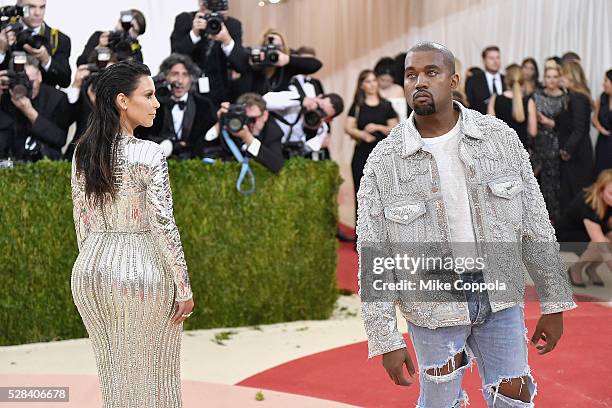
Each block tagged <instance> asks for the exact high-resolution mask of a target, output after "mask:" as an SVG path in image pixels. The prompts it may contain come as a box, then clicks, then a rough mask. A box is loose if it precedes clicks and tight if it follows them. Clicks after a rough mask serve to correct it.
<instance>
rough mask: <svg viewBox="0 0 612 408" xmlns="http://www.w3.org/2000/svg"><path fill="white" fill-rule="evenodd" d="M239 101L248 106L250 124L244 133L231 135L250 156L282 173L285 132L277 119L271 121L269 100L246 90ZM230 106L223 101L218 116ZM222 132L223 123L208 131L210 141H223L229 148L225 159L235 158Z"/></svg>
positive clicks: (224, 156) (244, 129)
mask: <svg viewBox="0 0 612 408" xmlns="http://www.w3.org/2000/svg"><path fill="white" fill-rule="evenodd" d="M236 104H240V105H244V107H245V110H246V116H247V117H248V118H249V119H248V123H247V124H246V125H245V126H244V127H243V128H242V130H241V131H240V132H237V133H234V134H231V136H233V140H234V141H235V142H236V144H237V147H239V148H240V149H241V150H242V151H243V152H246V153H248V155H249V156H250V157H252V158H254V159H255V161H256V162H259V163H261V164H262V165H264V166H265V167H266V168H267V169H268V170H270V171H272V172H273V173H278V172H279V171H280V170H281V168H282V167H283V164H284V163H285V159H284V157H283V147H282V143H281V139H282V137H283V131H282V130H281V128H280V127H279V126H278V124H277V123H276V121H275V120H268V119H269V118H270V113H269V112H268V110H267V107H266V102H265V101H264V99H263V98H262V97H261V95H258V94H255V93H246V94H244V95H241V96H240V97H239V98H238V99H237V100H236ZM228 108H229V103H228V102H224V103H222V104H221V109H219V111H218V112H217V115H218V116H219V117H221V116H222V115H224V114H225V113H227V112H228ZM220 131H221V127H220V125H219V124H217V125H216V126H214V127H212V128H211V129H210V130H209V131H208V133H207V134H206V140H207V141H209V142H213V141H216V140H218V141H220V143H221V145H223V146H224V147H225V152H224V154H223V155H222V159H226V160H231V159H232V158H233V157H232V155H231V153H230V151H229V148H228V147H227V146H226V145H225V142H224V141H223V138H222V137H220V135H219V133H220Z"/></svg>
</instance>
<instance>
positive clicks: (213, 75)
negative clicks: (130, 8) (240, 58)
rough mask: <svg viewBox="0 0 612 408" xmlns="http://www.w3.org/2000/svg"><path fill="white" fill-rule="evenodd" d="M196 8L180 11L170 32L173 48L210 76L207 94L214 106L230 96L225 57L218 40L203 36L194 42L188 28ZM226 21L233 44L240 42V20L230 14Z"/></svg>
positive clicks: (191, 23)
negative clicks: (189, 11)
mask: <svg viewBox="0 0 612 408" xmlns="http://www.w3.org/2000/svg"><path fill="white" fill-rule="evenodd" d="M195 15H196V12H195V11H194V12H191V13H187V12H186V13H181V14H179V15H178V16H176V19H175V21H174V29H173V30H172V35H171V36H170V47H171V49H172V52H178V53H180V54H186V55H189V56H190V57H191V59H193V61H194V62H195V63H196V64H198V66H199V67H200V68H201V69H202V72H203V74H205V75H206V76H207V77H208V79H209V84H210V93H209V94H207V97H209V98H210V99H211V100H212V101H213V103H214V104H215V105H216V106H219V105H220V104H221V102H223V101H227V100H229V99H228V98H229V90H228V86H229V85H228V84H229V78H228V72H227V64H228V62H227V57H226V56H225V54H224V53H223V50H222V49H221V43H219V42H217V41H212V40H208V39H206V38H204V37H202V39H201V40H200V41H199V42H198V43H197V44H194V43H193V42H192V41H191V36H190V35H189V32H190V31H191V27H192V25H193V19H194V17H195ZM225 25H226V27H227V30H228V31H229V33H230V35H231V36H232V38H233V39H234V41H235V42H236V46H242V24H241V23H240V21H238V20H236V19H235V18H233V17H227V19H226V20H225Z"/></svg>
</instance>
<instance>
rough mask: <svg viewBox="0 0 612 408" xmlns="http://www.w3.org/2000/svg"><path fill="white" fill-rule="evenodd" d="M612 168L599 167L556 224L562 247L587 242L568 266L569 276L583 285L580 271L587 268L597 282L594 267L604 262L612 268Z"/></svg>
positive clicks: (587, 271) (593, 280) (575, 283)
mask: <svg viewBox="0 0 612 408" xmlns="http://www.w3.org/2000/svg"><path fill="white" fill-rule="evenodd" d="M611 216H612V169H607V170H604V171H602V172H601V173H600V174H599V177H597V181H595V183H593V184H592V185H591V186H589V187H587V188H585V189H584V193H583V194H579V195H578V197H576V198H575V199H574V200H573V201H572V203H571V205H570V206H569V207H568V209H567V211H566V212H565V213H564V214H563V219H562V220H561V222H560V223H559V225H558V228H557V239H558V241H559V242H560V243H561V245H562V247H563V246H565V245H567V244H568V243H572V244H574V245H572V246H573V247H574V248H576V245H575V244H576V243H579V242H588V243H589V244H588V246H587V248H586V250H585V251H584V252H583V253H582V254H581V255H580V259H579V260H578V262H576V263H575V264H573V265H572V267H571V268H570V269H569V274H570V280H571V282H572V284H573V285H574V286H581V287H584V286H585V284H584V282H583V280H582V271H583V270H584V271H586V274H587V276H588V277H589V280H590V281H591V282H592V283H593V284H594V285H598V286H603V281H602V280H601V278H600V277H599V275H597V272H596V271H595V269H596V268H597V266H598V265H600V264H601V263H604V262H605V263H606V264H607V266H608V268H609V269H610V270H612V252H611V251H610V249H611V248H610V245H609V244H610V242H611V241H612V220H611V219H610V217H611Z"/></svg>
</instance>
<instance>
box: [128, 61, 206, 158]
mask: <svg viewBox="0 0 612 408" xmlns="http://www.w3.org/2000/svg"><path fill="white" fill-rule="evenodd" d="M159 71H160V74H159V75H158V76H157V77H156V78H157V90H156V96H157V99H158V100H159V103H160V105H161V106H160V107H159V109H157V114H156V116H155V120H154V121H153V126H151V127H150V128H144V127H140V128H138V129H137V130H136V135H137V136H138V137H139V138H142V139H148V140H152V141H154V142H156V143H159V144H160V145H161V146H162V150H163V151H164V152H165V153H166V156H170V157H172V158H176V159H191V158H194V157H199V156H201V155H202V154H203V151H204V149H205V148H206V147H207V146H206V142H205V140H204V135H205V133H206V131H208V130H209V129H210V128H211V127H212V126H213V125H214V124H215V122H217V116H216V115H215V110H216V109H215V107H214V106H213V105H212V103H211V102H210V101H209V100H208V99H207V98H204V97H202V96H200V95H199V94H198V93H197V92H195V91H193V90H192V83H193V80H194V79H195V78H197V77H198V76H199V74H200V70H199V68H198V67H197V66H196V65H195V64H194V63H193V61H192V60H191V58H189V57H188V56H186V55H182V54H171V55H170V56H169V57H167V58H166V59H165V60H164V61H162V63H161V65H160V67H159Z"/></svg>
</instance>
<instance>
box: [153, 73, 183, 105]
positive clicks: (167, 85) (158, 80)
mask: <svg viewBox="0 0 612 408" xmlns="http://www.w3.org/2000/svg"><path fill="white" fill-rule="evenodd" d="M153 85H154V86H155V96H156V97H157V99H158V100H159V102H160V103H167V102H168V101H169V100H170V97H171V96H172V90H173V89H174V88H178V87H179V86H180V84H179V83H178V82H168V81H167V80H166V76H165V75H164V74H163V73H160V74H158V75H156V76H154V77H153Z"/></svg>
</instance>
